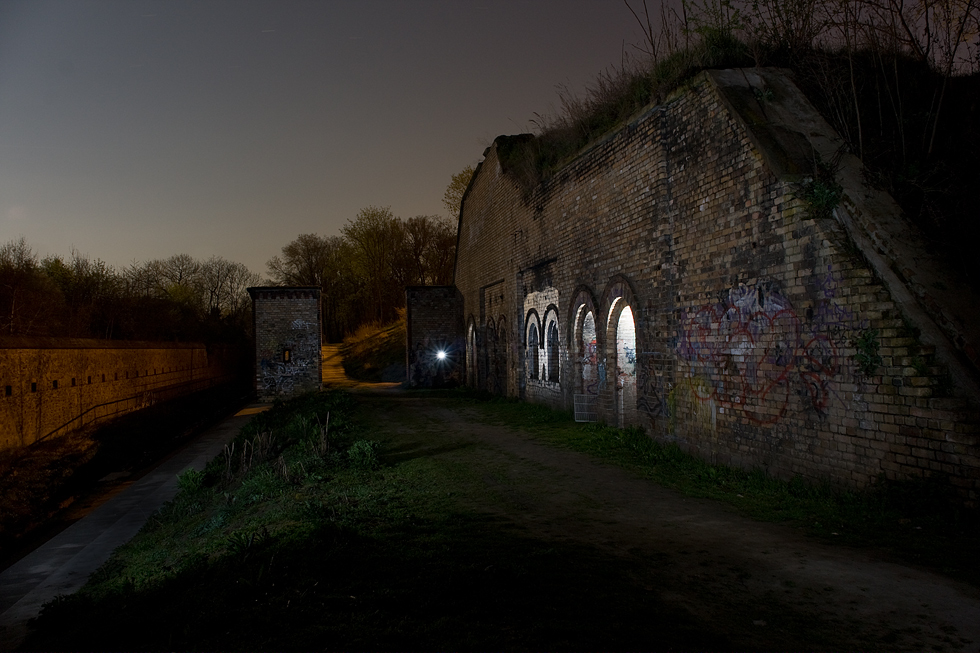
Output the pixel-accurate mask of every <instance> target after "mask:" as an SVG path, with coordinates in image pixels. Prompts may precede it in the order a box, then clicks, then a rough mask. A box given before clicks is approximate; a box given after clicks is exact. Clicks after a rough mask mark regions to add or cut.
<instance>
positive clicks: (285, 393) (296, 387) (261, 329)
mask: <svg viewBox="0 0 980 653" xmlns="http://www.w3.org/2000/svg"><path fill="white" fill-rule="evenodd" d="M248 294H249V296H250V297H251V298H252V317H253V320H254V321H255V392H256V395H257V396H258V398H259V401H275V400H276V399H281V398H286V397H292V396H296V395H299V394H302V393H304V392H310V391H313V390H318V389H319V388H320V385H321V371H322V370H321V366H320V358H321V348H320V333H321V331H320V289H319V288H305V287H304V288H289V287H278V286H272V287H256V288H249V289H248Z"/></svg>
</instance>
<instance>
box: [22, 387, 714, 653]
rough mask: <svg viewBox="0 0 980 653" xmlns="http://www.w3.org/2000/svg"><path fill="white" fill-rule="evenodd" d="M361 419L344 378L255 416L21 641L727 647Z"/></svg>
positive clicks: (629, 579)
mask: <svg viewBox="0 0 980 653" xmlns="http://www.w3.org/2000/svg"><path fill="white" fill-rule="evenodd" d="M328 413H329V426H328V425H327V414H328ZM354 417H355V413H354V404H353V401H352V399H351V398H350V396H349V395H346V394H343V393H339V392H333V393H319V394H316V395H311V396H307V397H303V398H301V399H298V400H295V401H292V402H287V403H283V404H280V405H277V406H276V407H275V408H273V409H272V410H270V411H268V412H266V413H263V414H261V415H258V416H256V418H255V419H254V420H253V421H252V422H250V424H249V425H248V426H246V427H245V428H244V429H243V430H242V432H241V433H240V435H239V436H238V438H237V439H236V440H235V442H234V446H229V447H228V450H227V451H226V454H225V455H223V456H219V457H218V458H216V459H215V460H214V461H213V462H212V463H211V464H209V465H208V467H207V468H206V470H205V471H204V472H203V473H185V474H184V475H182V476H181V477H180V479H179V483H180V488H181V490H180V492H179V493H178V495H177V496H176V497H175V498H174V500H173V501H172V502H170V503H169V504H167V505H166V506H165V508H164V509H163V510H162V511H161V512H160V513H159V514H158V515H156V516H155V517H154V518H153V519H151V521H150V522H149V523H148V524H147V526H146V527H144V529H143V530H142V531H141V532H140V534H139V535H138V536H137V537H136V538H135V539H133V540H132V541H131V542H129V543H128V544H126V545H125V546H123V547H121V548H120V549H118V550H117V552H116V553H115V554H114V555H113V557H112V558H111V559H110V560H109V561H108V562H107V563H106V564H105V565H104V566H103V567H102V569H100V570H99V571H98V572H97V573H96V574H95V575H94V576H93V578H92V579H90V581H89V583H88V584H87V585H86V586H85V587H84V588H83V589H82V590H81V591H80V592H78V593H76V594H75V595H73V596H70V597H63V598H60V599H58V600H56V601H55V602H53V603H50V604H48V605H47V606H46V607H45V608H44V610H43V612H42V614H41V616H40V617H39V618H38V619H37V621H36V623H35V634H34V635H33V636H32V637H31V638H30V639H29V640H28V641H27V642H26V643H25V645H24V648H25V649H27V650H36V649H45V650H57V649H63V648H72V649H75V650H91V649H100V650H121V649H139V650H158V649H168V650H173V649H207V650H210V649H215V650H217V649H220V650H228V649H231V650H270V649H277V650H284V649H303V650H310V649H317V650H322V649H345V650H346V649H371V650H391V649H398V650H420V649H424V650H435V649H439V650H446V649H453V650H473V649H480V650H487V649H495V650H496V649H500V650H512V649H524V650H526V649H548V650H568V649H576V650H581V649H600V648H601V649H604V650H637V649H643V650H650V649H654V650H656V649H677V648H683V649H691V648H696V649H717V648H726V647H727V642H726V640H725V638H724V636H722V635H717V634H714V633H711V632H710V631H706V630H705V629H704V628H703V626H702V625H701V624H698V623H694V622H693V621H692V617H691V616H690V615H689V613H687V612H686V611H685V610H684V609H682V608H679V607H676V606H673V605H670V604H667V603H665V602H664V601H662V600H661V599H660V598H659V596H658V594H657V593H655V592H651V591H650V590H649V584H650V581H649V579H647V580H646V581H643V580H638V579H636V578H635V577H634V576H635V571H634V570H633V569H631V568H630V566H629V565H628V564H627V563H626V562H625V561H624V560H622V559H620V558H616V557H612V556H610V555H608V554H603V553H600V552H598V551H596V550H595V549H592V548H589V547H583V546H580V545H575V544H566V543H554V542H545V541H540V540H535V539H532V538H529V537H528V536H527V535H526V534H524V533H523V531H521V530H520V529H519V528H518V527H516V526H514V525H512V524H511V523H509V522H507V521H505V520H501V519H499V518H496V517H493V516H487V515H485V514H481V513H475V512H473V511H469V510H464V509H461V508H460V507H459V506H458V505H457V504H456V503H455V502H454V499H453V493H454V492H457V491H458V490H459V488H460V476H459V475H460V474H464V473H465V472H462V471H461V470H460V469H459V467H458V466H454V465H453V464H451V463H449V462H447V461H445V460H440V459H439V458H438V457H435V456H414V457H412V456H410V457H405V458H403V459H401V460H398V461H397V462H391V459H390V458H389V457H388V456H387V455H386V454H385V452H384V450H383V448H382V447H381V446H380V445H378V444H377V442H376V440H375V439H374V437H372V436H374V435H376V434H372V433H369V432H368V429H367V427H365V426H363V425H359V424H358V423H357V422H355V418H354ZM365 443H366V444H365ZM463 485H464V486H465V485H466V484H465V483H463Z"/></svg>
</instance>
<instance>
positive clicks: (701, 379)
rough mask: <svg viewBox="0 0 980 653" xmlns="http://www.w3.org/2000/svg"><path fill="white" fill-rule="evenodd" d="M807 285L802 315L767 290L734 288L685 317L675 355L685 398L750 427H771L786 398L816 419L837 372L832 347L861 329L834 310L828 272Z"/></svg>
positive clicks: (787, 403)
mask: <svg viewBox="0 0 980 653" xmlns="http://www.w3.org/2000/svg"><path fill="white" fill-rule="evenodd" d="M815 285H816V288H817V292H818V295H819V299H818V301H817V302H816V305H815V306H813V307H811V308H808V309H807V310H806V311H805V312H804V314H803V315H802V316H801V315H799V314H798V313H797V311H796V310H795V309H794V307H793V306H792V304H791V303H790V301H789V300H788V299H786V297H784V296H783V295H782V294H781V293H780V292H779V289H778V288H777V287H776V286H775V285H774V284H768V283H761V284H757V285H752V286H746V285H740V286H738V287H737V288H732V289H730V290H729V291H728V296H727V298H725V299H724V300H723V301H721V302H719V303H717V304H708V305H705V306H702V307H700V308H698V309H696V310H694V311H693V312H691V313H685V314H684V315H683V316H682V320H681V338H680V341H679V343H678V346H677V353H678V355H679V357H680V358H681V359H682V360H684V361H686V362H687V363H688V373H687V375H686V378H685V381H686V382H687V384H688V389H689V391H690V394H691V396H692V397H694V399H695V400H697V401H700V402H709V401H711V402H714V403H715V405H717V406H719V407H721V408H722V409H729V410H733V411H735V412H736V413H739V414H741V415H743V416H744V417H746V418H747V419H748V420H749V421H751V422H753V423H756V424H773V423H775V422H777V421H779V420H780V419H781V418H782V417H783V415H784V414H785V413H786V411H787V409H788V408H789V407H790V405H791V403H792V402H793V401H794V399H798V401H799V402H801V406H802V408H804V409H807V410H812V411H813V412H815V413H817V414H824V413H825V411H826V409H827V407H828V405H829V403H830V401H831V399H832V397H833V395H834V386H833V381H834V379H835V377H837V375H838V374H839V373H840V371H841V365H842V362H841V358H840V354H839V346H840V344H842V343H843V339H844V337H845V336H846V334H847V333H848V332H850V331H852V330H854V329H860V328H863V326H864V325H863V324H861V323H859V322H858V320H857V318H856V317H855V316H854V315H853V314H852V313H851V312H850V311H848V310H847V309H846V308H843V307H841V306H840V305H838V304H837V302H836V300H835V296H836V292H837V279H836V278H835V275H834V274H833V272H832V270H831V269H830V268H828V270H827V274H826V275H823V276H821V277H820V278H819V279H817V280H816V284H815ZM722 412H724V411H722Z"/></svg>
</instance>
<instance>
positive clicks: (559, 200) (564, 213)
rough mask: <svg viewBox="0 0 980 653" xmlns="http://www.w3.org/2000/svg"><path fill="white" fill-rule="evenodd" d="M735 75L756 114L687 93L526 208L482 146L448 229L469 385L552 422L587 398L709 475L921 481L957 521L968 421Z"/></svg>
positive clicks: (717, 95)
mask: <svg viewBox="0 0 980 653" xmlns="http://www.w3.org/2000/svg"><path fill="white" fill-rule="evenodd" d="M751 74H752V75H753V77H752V79H753V80H755V82H754V83H755V84H756V86H760V87H765V88H768V89H769V90H770V91H772V93H765V94H762V93H760V94H758V95H755V94H754V93H753V91H754V89H753V86H752V83H749V82H748V80H749V75H739V74H738V72H737V71H736V74H734V75H732V74H730V71H712V72H710V73H705V74H703V75H701V76H700V77H698V78H697V79H696V80H695V81H694V82H692V83H691V84H689V86H688V87H687V88H685V89H683V90H681V91H680V92H678V93H676V94H675V95H674V96H673V97H672V98H670V99H669V100H668V101H667V102H665V103H664V104H663V105H661V106H658V107H652V108H649V109H648V110H646V111H645V112H644V113H643V114H642V115H640V116H639V117H637V118H636V119H635V120H634V121H633V122H631V123H630V124H629V125H627V126H626V127H624V128H622V129H621V130H619V131H618V132H616V133H614V134H612V135H610V136H609V137H607V138H606V139H605V140H603V141H602V142H600V143H598V144H597V145H594V146H592V147H591V148H590V149H588V150H587V151H585V152H584V153H582V154H581V155H580V156H579V157H578V158H577V159H575V160H574V161H573V162H571V163H570V164H568V165H567V166H566V167H565V168H563V169H562V170H561V171H559V172H558V173H557V174H556V175H555V176H554V177H552V178H551V179H549V180H547V181H546V182H544V183H543V184H541V185H540V186H538V187H537V188H535V189H533V190H532V191H531V192H530V193H527V192H525V191H523V190H522V189H521V188H519V187H518V186H517V185H516V184H515V182H514V181H513V179H512V178H511V177H509V176H508V175H506V174H505V172H504V170H503V169H502V167H501V160H506V157H501V156H500V154H501V150H505V149H506V148H507V147H508V145H509V143H510V142H512V141H511V140H510V139H511V138H514V137H510V138H508V137H501V138H498V139H497V140H496V141H495V142H494V144H493V145H492V146H491V147H490V148H489V149H488V151H487V152H486V155H485V160H484V161H483V163H482V164H481V165H480V167H479V169H478V171H477V173H476V176H475V178H474V180H473V182H472V184H471V186H470V188H469V190H468V192H467V194H466V197H465V199H464V203H463V210H462V215H461V219H460V233H459V250H458V258H457V265H456V277H455V283H456V286H457V287H458V288H459V290H460V292H461V294H462V297H463V305H464V319H465V321H466V330H465V334H466V337H467V348H468V349H470V350H472V354H471V355H469V356H467V374H466V377H467V379H468V382H469V383H472V384H475V385H480V386H482V387H488V386H489V385H491V384H494V385H495V387H501V388H503V389H504V391H505V392H506V393H507V394H510V395H515V396H520V397H524V398H527V399H533V400H536V401H544V402H547V403H550V404H552V405H555V406H557V407H563V408H571V407H572V404H573V397H574V395H576V394H581V395H586V396H588V395H591V396H594V397H595V398H596V400H597V403H598V410H599V414H600V417H601V419H604V420H605V421H606V422H608V423H610V424H614V425H615V424H619V425H629V424H637V425H641V426H643V427H645V428H646V429H647V431H648V432H649V433H651V434H652V435H653V436H654V437H656V438H658V439H660V440H665V441H676V442H678V443H679V444H680V445H681V446H683V447H685V448H686V449H688V450H691V451H693V452H696V453H698V454H700V455H702V456H704V457H705V458H707V459H710V460H714V461H720V462H727V463H732V464H736V465H741V466H744V467H762V468H765V469H766V470H768V471H770V472H771V473H773V474H776V475H780V476H792V475H800V476H803V477H807V478H811V479H829V480H831V481H834V482H838V483H841V484H845V485H849V486H862V485H865V484H867V483H868V482H869V481H870V480H871V479H873V478H874V477H875V476H877V475H879V474H881V473H884V474H887V475H888V476H892V477H903V476H918V475H922V474H926V473H932V472H941V473H945V474H949V475H950V476H951V477H952V479H953V481H954V482H955V483H956V484H958V485H959V486H960V487H961V488H962V489H963V491H964V494H965V495H966V496H968V497H969V499H970V500H973V501H975V500H976V491H977V485H978V477H980V449H978V438H977V425H976V424H977V421H978V420H977V415H976V413H975V412H974V411H973V409H972V408H971V407H970V403H969V401H968V400H967V398H964V397H963V396H962V392H959V393H958V391H957V389H956V387H954V384H951V383H950V381H949V379H950V376H949V374H948V366H946V365H945V364H944V363H942V362H940V361H937V359H936V357H935V355H934V354H935V349H934V347H933V346H932V345H931V344H928V345H927V344H924V342H923V341H922V340H920V339H917V337H916V334H917V333H918V329H916V327H915V325H913V324H910V323H909V318H908V314H909V312H908V311H905V310H903V307H902V306H901V305H900V304H899V303H898V301H897V300H896V298H895V296H894V292H890V291H889V290H888V289H887V288H886V287H885V285H884V284H883V282H882V281H880V280H879V277H878V275H877V271H876V270H874V269H873V268H872V267H871V266H870V265H869V264H868V262H867V261H866V260H865V258H864V257H863V256H862V254H861V252H860V251H859V250H858V249H857V248H856V247H855V246H854V245H853V241H852V240H851V239H850V238H849V236H848V234H847V232H846V231H845V229H844V227H843V226H842V225H841V224H840V223H839V222H838V221H837V220H835V219H833V218H826V219H819V220H818V219H814V218H812V217H810V216H809V215H808V213H807V211H806V209H805V207H804V205H803V203H802V202H801V201H800V200H799V199H797V197H796V195H797V185H796V183H797V182H798V181H799V179H800V174H801V173H803V172H806V171H807V170H808V169H809V170H812V166H813V160H812V152H813V148H811V147H810V144H809V143H808V141H807V138H812V133H810V134H805V133H801V132H800V131H798V130H794V129H789V128H786V127H785V126H782V125H775V126H774V125H772V124H770V123H769V122H767V120H768V119H767V115H768V114H769V113H771V112H772V111H773V109H772V107H773V106H775V105H778V104H779V103H780V102H784V104H785V105H786V106H788V107H790V108H791V109H792V111H793V112H795V113H797V114H798V113H800V112H802V111H803V109H804V108H805V107H804V108H801V107H802V103H805V100H801V98H802V95H800V94H799V92H798V91H797V90H796V89H795V87H793V86H792V84H791V83H790V82H789V81H788V79H787V78H786V77H785V76H784V75H783V74H782V73H780V72H778V71H767V72H765V73H764V74H755V73H751ZM741 79H745V80H746V86H745V87H742V86H739V84H741V83H742V82H741V81H738V80H741ZM733 80H735V81H733ZM767 85H768V86H767ZM767 96H771V97H768V98H767V99H766V100H759V99H757V98H758V97H767ZM763 102H771V103H773V104H772V105H770V106H768V107H767V106H766V105H764V104H763ZM806 106H807V107H809V105H808V104H806ZM784 108H785V107H784ZM809 110H810V111H812V107H809ZM819 128H820V129H824V130H826V129H829V128H828V127H826V126H825V125H824V126H821V127H819ZM816 129H817V127H813V128H812V129H811V127H810V126H808V127H807V128H806V129H805V130H804V131H806V132H808V133H809V132H812V131H813V130H816ZM814 133H815V132H814ZM849 192H850V193H852V195H853V196H854V197H856V196H857V195H858V193H857V192H855V191H850V190H849ZM552 306H553V307H554V310H551V309H549V307H552ZM546 312H547V313H548V315H554V316H555V318H556V321H557V326H558V334H559V338H558V350H559V351H558V356H557V362H558V367H559V369H558V377H559V380H558V381H557V383H556V382H555V381H554V379H553V378H552V377H553V374H547V375H545V374H543V373H542V370H544V369H545V367H546V364H545V363H544V362H543V361H548V360H549V356H550V355H552V354H551V353H550V347H551V345H552V344H553V343H551V342H549V339H548V336H547V333H546V332H547V331H548V326H547V323H548V322H549V321H550V320H551V319H553V318H551V317H546V315H545V313H546ZM491 320H492V322H491ZM501 322H503V323H505V324H507V325H508V334H507V339H508V343H509V345H508V347H507V348H506V349H505V350H504V351H505V360H502V361H501V360H499V359H498V360H497V361H495V366H496V369H498V370H499V369H503V370H506V371H505V373H504V374H503V376H504V378H503V379H494V378H493V376H494V374H496V372H494V370H493V369H491V366H490V365H489V361H490V359H491V356H490V346H489V342H490V341H491V339H490V338H488V333H491V332H492V331H497V332H499V329H497V328H495V325H499V324H500V323H501ZM532 324H534V325H535V331H536V333H537V345H536V347H537V350H536V353H533V352H532V350H531V349H530V348H529V347H528V345H529V334H530V333H531V328H530V327H531V325H532ZM586 333H588V334H589V335H588V336H586V335H585V334H586ZM593 333H594V336H593V335H592V334H593ZM496 337H497V338H498V339H499V333H497V335H496ZM875 347H878V352H877V355H878V356H880V359H881V360H880V363H878V364H876V365H871V366H870V367H869V369H863V367H862V365H861V364H860V361H861V360H865V358H863V357H871V358H873V357H874V354H875V352H874V349H875ZM535 358H536V359H537V361H538V363H537V368H536V369H537V374H536V375H535V374H532V373H531V369H532V367H533V366H532V365H531V364H530V363H531V361H532V360H533V359H535ZM872 368H873V369H872ZM543 376H547V378H543Z"/></svg>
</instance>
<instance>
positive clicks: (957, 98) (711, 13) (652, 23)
mask: <svg viewBox="0 0 980 653" xmlns="http://www.w3.org/2000/svg"><path fill="white" fill-rule="evenodd" d="M625 4H626V7H627V9H628V10H629V12H632V15H633V16H634V17H635V19H636V20H637V22H638V24H639V25H640V26H641V27H642V29H643V33H644V37H645V41H644V43H643V44H640V45H638V46H637V48H636V50H635V51H634V52H633V56H631V57H624V59H625V61H624V63H623V64H622V65H621V66H620V67H617V68H613V69H610V70H609V71H607V72H606V73H603V74H602V75H600V76H599V77H598V78H597V79H596V80H595V81H594V82H593V84H592V85H591V86H590V88H589V89H588V90H587V92H586V93H585V94H583V95H581V96H578V97H575V96H572V95H570V94H568V93H562V94H561V97H560V104H559V106H560V110H559V111H558V112H556V113H555V114H553V115H549V116H538V118H537V120H536V121H535V124H536V125H537V127H538V129H537V133H536V134H535V135H534V136H533V137H530V138H527V139H525V140H523V141H517V140H515V142H514V145H513V147H512V150H511V151H508V152H505V153H503V155H502V156H503V157H504V158H505V161H504V163H505V166H506V170H507V172H508V173H509V174H511V175H513V177H514V178H515V180H517V181H518V182H519V183H520V184H521V185H522V186H523V187H524V189H525V191H526V192H530V191H531V189H533V188H534V187H536V185H537V184H538V183H540V182H541V181H542V180H543V179H546V178H547V177H549V176H550V175H551V174H553V173H554V171H556V170H557V169H559V168H560V167H561V166H562V165H564V163H565V162H567V161H568V159H569V158H570V157H573V156H574V155H575V154H576V153H577V152H578V151H579V150H580V149H581V148H582V147H583V146H584V145H585V144H587V143H589V142H591V141H594V140H596V139H598V138H600V137H601V136H602V135H603V134H605V133H607V132H608V131H609V130H610V129H613V128H615V127H616V126H617V125H620V124H622V123H623V122H624V121H625V120H627V119H628V118H629V116H630V115H632V114H633V113H635V112H636V111H637V110H639V109H640V108H642V107H643V106H645V105H646V104H647V103H649V102H661V101H664V100H665V99H666V98H667V97H668V96H669V94H670V93H671V92H672V91H673V90H674V89H676V88H678V87H679V86H680V85H681V84H683V83H684V82H685V81H686V80H688V79H690V78H691V77H693V76H694V75H695V74H697V73H698V72H699V71H700V70H703V69H704V68H737V67H751V66H780V67H786V68H790V69H791V70H792V71H793V73H794V76H795V78H796V82H797V84H798V85H799V86H800V87H801V89H802V90H803V92H804V93H806V95H807V97H808V98H809V99H810V101H811V102H813V103H814V105H815V106H816V107H817V108H818V109H819V110H820V112H821V113H822V114H823V116H824V117H825V118H827V120H828V121H829V122H830V123H831V124H832V125H833V126H834V128H835V129H836V130H837V131H838V132H839V133H840V134H841V136H842V137H843V138H844V140H845V142H846V144H847V149H848V150H849V151H850V152H852V153H854V154H856V155H857V156H859V157H860V158H861V159H862V160H863V161H864V164H865V166H866V168H867V170H868V176H869V180H870V181H871V182H872V183H873V184H875V185H876V186H878V187H879V188H881V189H883V190H886V191H888V192H889V193H890V194H891V195H892V196H893V197H895V199H896V200H897V201H898V202H899V204H900V205H901V206H902V208H903V209H904V211H905V212H906V214H907V215H908V216H909V217H910V218H911V219H912V220H913V221H914V222H915V223H916V224H917V225H918V226H919V227H920V228H921V229H922V230H923V232H924V233H925V236H926V239H927V240H928V241H929V242H930V243H931V244H932V245H933V246H935V247H936V248H937V249H939V250H940V251H941V252H943V253H944V254H945V255H947V256H948V259H949V260H950V261H951V262H953V263H954V264H955V265H956V266H957V267H958V268H959V270H960V272H961V273H962V274H963V276H964V277H965V278H966V279H968V280H969V281H970V282H971V283H972V284H973V285H974V287H977V288H980V259H978V258H977V257H976V256H975V254H974V252H973V243H974V242H976V241H977V240H978V239H980V220H977V219H976V208H975V206H976V199H975V196H976V190H975V189H976V188H977V187H978V185H980V157H977V156H976V152H977V151H978V150H980V0H901V1H900V0H682V2H680V4H677V3H673V2H670V3H668V2H666V1H662V2H653V1H651V2H650V3H647V2H646V0H625ZM629 12H627V13H629ZM766 93H767V92H766V90H765V89H758V91H757V98H758V100H759V103H760V107H762V111H763V112H764V111H765V108H764V107H765V102H766V100H767V95H766ZM834 167H835V162H834V161H824V162H821V165H820V166H818V169H815V170H814V176H816V177H819V176H824V177H827V178H829V177H832V174H833V172H834Z"/></svg>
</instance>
